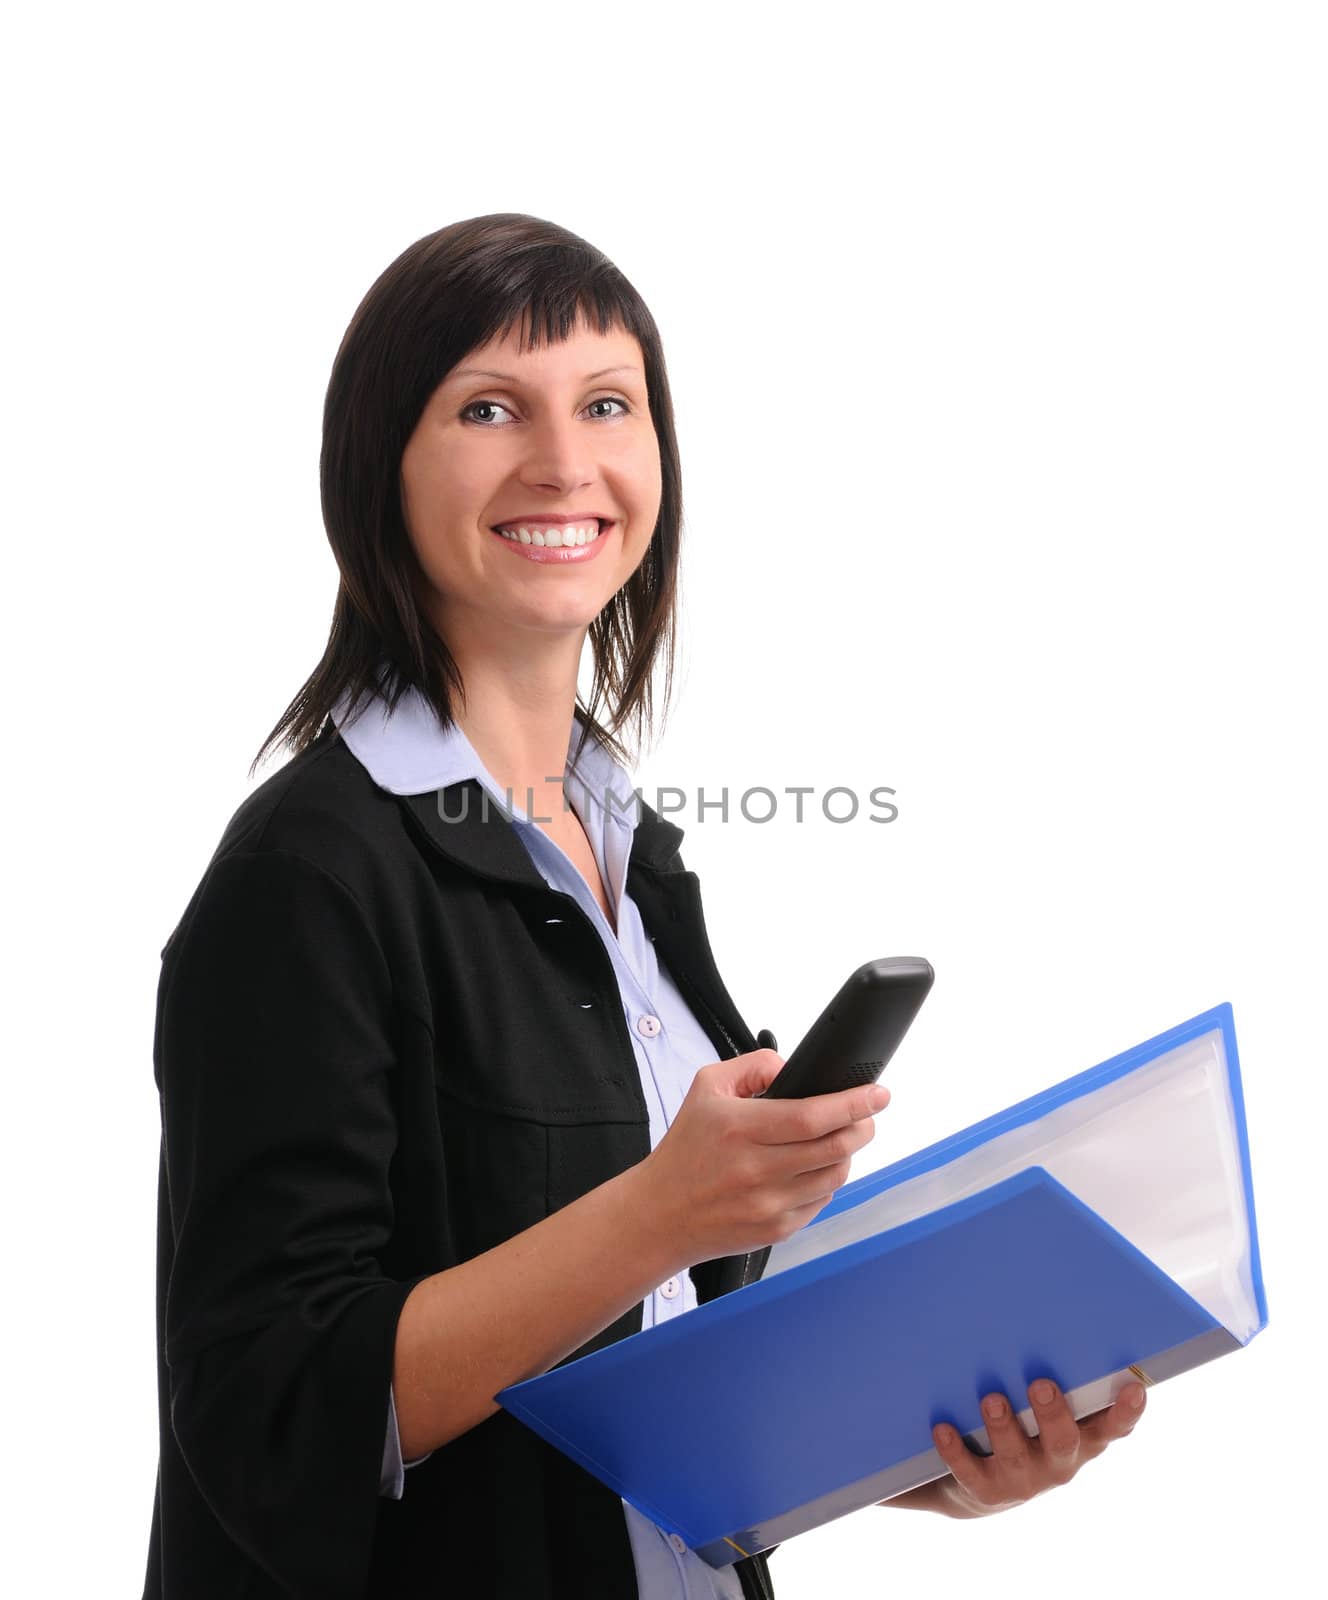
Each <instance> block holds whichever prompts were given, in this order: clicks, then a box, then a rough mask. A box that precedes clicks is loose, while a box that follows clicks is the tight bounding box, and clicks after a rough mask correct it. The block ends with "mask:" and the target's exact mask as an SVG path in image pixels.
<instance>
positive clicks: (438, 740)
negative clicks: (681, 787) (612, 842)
mask: <svg viewBox="0 0 1328 1600" xmlns="http://www.w3.org/2000/svg"><path fill="white" fill-rule="evenodd" d="M348 708H349V694H348V693H343V694H342V696H341V697H340V698H339V699H338V700H337V703H336V704H335V705H334V706H333V708H332V720H333V722H335V723H336V725H337V731H338V733H340V735H341V737H342V739H343V740H344V741H345V743H346V745H347V747H348V748H349V750H350V752H351V754H352V755H353V756H354V757H355V758H356V759H357V760H358V761H359V763H360V765H361V766H363V767H364V768H365V770H366V771H367V772H368V773H369V776H370V777H371V778H372V779H373V780H374V782H375V783H376V784H377V785H378V786H379V788H381V789H386V790H387V791H388V792H389V793H390V794H399V795H419V794H430V793H433V792H434V791H435V790H438V789H445V788H447V787H448V785H449V784H454V783H460V782H462V781H464V780H465V779H467V778H474V779H475V780H476V781H477V782H478V783H480V784H482V785H483V787H484V788H485V789H486V790H488V792H489V795H490V796H491V798H492V799H493V800H495V801H496V802H497V803H498V805H499V806H501V807H502V808H503V810H504V811H505V812H506V813H507V815H509V816H510V817H511V819H512V821H513V822H514V823H516V824H517V825H519V826H525V827H534V826H535V824H534V823H533V822H532V821H531V819H530V817H529V816H528V815H527V813H526V811H525V810H524V809H523V807H522V806H521V804H520V801H521V799H522V798H523V797H522V796H519V795H513V796H512V797H511V800H512V803H511V804H510V805H509V803H508V794H507V791H506V790H505V789H504V788H502V787H501V786H500V785H499V784H498V782H497V780H496V779H495V778H494V777H493V775H492V774H491V773H490V772H489V770H488V769H487V768H486V767H485V765H484V763H483V762H482V761H481V760H480V758H479V755H478V753H477V752H476V750H475V747H474V745H472V744H471V742H470V740H469V739H468V738H467V737H466V735H465V734H464V733H463V732H462V730H461V728H460V726H459V725H458V724H457V723H455V722H454V723H453V724H452V725H451V727H449V728H444V727H443V726H442V724H441V723H440V722H439V720H438V715H437V713H436V712H435V711H434V708H433V706H432V705H431V704H430V702H429V701H428V699H427V698H426V697H425V696H424V695H423V694H421V692H420V691H419V690H418V689H417V688H416V687H415V686H414V685H411V686H410V687H408V688H407V690H406V692H405V693H404V694H403V695H402V697H401V699H400V700H399V701H398V703H397V705H396V707H395V708H394V709H393V710H391V711H389V710H388V706H387V702H386V700H385V699H384V698H383V696H382V695H381V694H375V695H374V696H373V697H372V698H371V699H370V700H369V701H368V702H367V703H363V702H362V703H361V705H360V707H359V708H358V709H357V711H356V712H355V714H354V715H353V716H348V715H347V712H348ZM580 738H581V725H580V721H579V719H578V718H575V717H574V718H573V720H572V731H571V735H570V737H569V739H568V744H567V759H566V764H565V766H564V769H563V770H564V778H565V780H566V784H567V788H568V790H569V791H574V793H570V792H569V798H570V799H577V800H579V799H582V798H588V799H589V801H590V803H591V804H592V805H593V806H595V807H596V808H597V809H598V810H600V811H603V812H605V813H606V815H607V816H608V818H609V819H610V820H611V821H612V822H615V823H617V824H618V825H619V826H621V827H624V828H626V829H628V830H629V831H630V830H631V829H633V828H635V826H636V824H637V822H638V821H639V820H640V809H641V801H640V798H639V796H638V795H637V793H636V791H635V789H634V788H633V786H632V782H631V779H630V777H629V776H628V774H627V773H626V771H624V769H623V768H622V767H621V766H620V765H619V763H618V762H617V761H616V760H615V759H614V757H613V755H612V754H611V753H610V752H609V751H608V750H606V749H605V748H604V747H603V746H602V745H600V744H599V743H597V741H596V740H595V738H594V736H593V735H587V736H586V742H585V748H584V749H583V750H582V752H581V759H580V761H579V763H578V764H577V765H576V767H575V768H574V767H573V765H572V758H573V756H574V755H575V753H576V747H577V743H578V742H579V740H580ZM610 796H612V798H610ZM577 809H578V810H580V809H581V808H580V806H579V805H578V807H577Z"/></svg>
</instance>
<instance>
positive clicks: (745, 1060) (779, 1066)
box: [715, 1050, 784, 1097]
mask: <svg viewBox="0 0 1328 1600" xmlns="http://www.w3.org/2000/svg"><path fill="white" fill-rule="evenodd" d="M717 1064H718V1066H719V1067H720V1068H721V1069H722V1070H721V1071H720V1072H717V1073H716V1074H715V1087H716V1089H717V1091H718V1092H719V1093H720V1094H729V1095H741V1096H746V1097H750V1096H751V1095H757V1094H761V1093H762V1092H763V1091H764V1090H766V1089H768V1088H769V1087H770V1085H771V1084H772V1083H773V1082H774V1081H775V1079H776V1078H777V1077H778V1076H779V1074H780V1072H781V1071H782V1070H783V1066H784V1058H783V1056H781V1055H780V1054H779V1052H778V1051H776V1050H753V1051H751V1052H750V1053H749V1054H747V1055H745V1056H734V1057H732V1058H731V1059H730V1060H728V1061H721V1062H719V1063H717Z"/></svg>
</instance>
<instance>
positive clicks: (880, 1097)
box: [867, 1083, 890, 1111]
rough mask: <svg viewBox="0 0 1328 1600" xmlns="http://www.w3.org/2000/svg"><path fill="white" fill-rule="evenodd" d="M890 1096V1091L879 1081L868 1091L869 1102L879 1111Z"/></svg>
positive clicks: (873, 1108) (874, 1109)
mask: <svg viewBox="0 0 1328 1600" xmlns="http://www.w3.org/2000/svg"><path fill="white" fill-rule="evenodd" d="M889 1098H890V1091H889V1090H888V1089H886V1088H884V1087H883V1086H882V1085H881V1084H879V1083H878V1084H874V1085H873V1086H872V1087H871V1088H870V1089H869V1090H868V1091H867V1104H868V1105H869V1106H870V1107H871V1108H872V1110H873V1111H879V1110H880V1109H881V1107H882V1106H883V1105H884V1104H885V1103H886V1101H887V1100H888V1099H889Z"/></svg>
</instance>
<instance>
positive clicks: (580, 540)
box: [494, 522, 599, 550]
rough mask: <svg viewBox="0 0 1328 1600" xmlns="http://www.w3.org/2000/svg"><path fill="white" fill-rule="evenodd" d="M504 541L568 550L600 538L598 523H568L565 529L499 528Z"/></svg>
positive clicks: (497, 530)
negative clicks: (510, 540)
mask: <svg viewBox="0 0 1328 1600" xmlns="http://www.w3.org/2000/svg"><path fill="white" fill-rule="evenodd" d="M494 531H495V532H497V533H501V534H502V536H503V538H504V539H512V540H515V541H517V542H518V543H520V544H534V545H538V546H540V548H541V549H543V548H546V547H552V548H553V549H555V550H556V549H562V548H567V547H570V546H573V545H583V544H593V543H594V541H595V540H596V539H598V538H599V523H598V522H574V523H568V524H567V526H566V527H563V528H553V527H548V528H497V529H495V530H494Z"/></svg>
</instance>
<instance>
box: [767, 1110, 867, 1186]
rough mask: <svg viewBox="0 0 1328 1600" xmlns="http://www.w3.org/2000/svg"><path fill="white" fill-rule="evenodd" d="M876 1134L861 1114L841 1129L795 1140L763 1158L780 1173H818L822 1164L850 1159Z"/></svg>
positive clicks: (841, 1180) (831, 1165)
mask: <svg viewBox="0 0 1328 1600" xmlns="http://www.w3.org/2000/svg"><path fill="white" fill-rule="evenodd" d="M875 1137H876V1123H875V1120H874V1119H873V1118H871V1117H863V1118H862V1120H861V1121H860V1122H850V1123H846V1124H845V1126H844V1127H842V1128H835V1129H834V1130H833V1131H832V1132H830V1133H823V1134H822V1135H821V1137H820V1138H819V1139H798V1140H797V1141H796V1142H795V1143H793V1144H786V1145H782V1146H779V1147H778V1150H779V1153H778V1156H770V1157H763V1158H762V1159H765V1160H770V1161H773V1162H774V1164H775V1166H776V1170H778V1171H779V1172H780V1173H781V1174H782V1175H784V1176H789V1177H794V1176H796V1175H797V1174H798V1173H800V1172H807V1173H811V1172H819V1171H820V1170H821V1169H822V1168H823V1167H833V1166H838V1165H839V1163H840V1162H847V1161H851V1160H852V1159H853V1157H854V1156H855V1155H857V1153H858V1151H859V1150H862V1149H865V1148H866V1146H867V1145H869V1144H870V1143H871V1142H872V1140H873V1139H874V1138H875ZM840 1182H841V1183H842V1182H843V1179H842V1178H841V1179H840Z"/></svg>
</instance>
